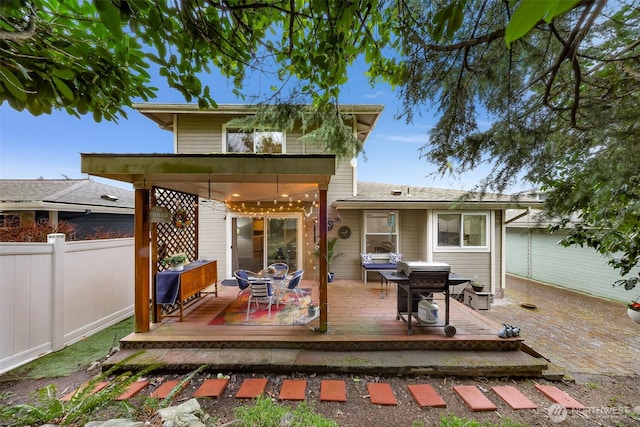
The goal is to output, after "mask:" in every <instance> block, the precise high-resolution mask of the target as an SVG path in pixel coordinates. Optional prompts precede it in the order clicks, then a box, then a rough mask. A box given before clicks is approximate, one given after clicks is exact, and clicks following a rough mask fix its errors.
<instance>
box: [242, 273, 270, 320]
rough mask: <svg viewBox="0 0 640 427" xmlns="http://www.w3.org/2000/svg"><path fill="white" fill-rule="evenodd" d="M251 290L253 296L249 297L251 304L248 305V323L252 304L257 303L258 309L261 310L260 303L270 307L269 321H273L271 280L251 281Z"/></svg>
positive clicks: (257, 279)
mask: <svg viewBox="0 0 640 427" xmlns="http://www.w3.org/2000/svg"><path fill="white" fill-rule="evenodd" d="M249 288H250V289H251V294H250V295H249V302H248V303H247V321H248V320H249V311H250V309H251V303H252V302H255V303H256V309H257V308H259V306H260V303H265V304H267V305H268V310H269V316H268V317H269V319H271V304H273V297H274V293H273V288H272V287H271V279H261V278H256V279H251V280H250V281H249Z"/></svg>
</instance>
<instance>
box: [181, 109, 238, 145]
mask: <svg viewBox="0 0 640 427" xmlns="http://www.w3.org/2000/svg"><path fill="white" fill-rule="evenodd" d="M231 118H232V117H231V116H214V115H204V114H198V115H188V114H181V115H179V116H178V119H177V134H176V135H177V137H176V142H177V150H176V152H177V153H180V154H204V153H221V152H223V148H222V124H223V123H226V122H228V121H229V120H231Z"/></svg>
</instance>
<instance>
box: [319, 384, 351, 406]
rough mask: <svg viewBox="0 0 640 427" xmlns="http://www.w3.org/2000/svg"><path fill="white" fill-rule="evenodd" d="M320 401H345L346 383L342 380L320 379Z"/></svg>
mask: <svg viewBox="0 0 640 427" xmlns="http://www.w3.org/2000/svg"><path fill="white" fill-rule="evenodd" d="M320 401H322V402H346V401H347V385H346V384H345V382H344V381H342V380H322V381H321V382H320Z"/></svg>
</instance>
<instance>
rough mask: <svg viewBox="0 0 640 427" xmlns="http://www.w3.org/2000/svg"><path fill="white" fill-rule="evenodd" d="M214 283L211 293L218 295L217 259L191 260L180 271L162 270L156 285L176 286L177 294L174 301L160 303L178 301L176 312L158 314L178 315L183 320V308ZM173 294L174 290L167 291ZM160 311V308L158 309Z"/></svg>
mask: <svg viewBox="0 0 640 427" xmlns="http://www.w3.org/2000/svg"><path fill="white" fill-rule="evenodd" d="M211 285H214V291H213V294H214V295H215V296H218V263H217V261H206V262H198V261H196V262H192V263H191V264H189V265H187V266H186V267H185V269H184V270H182V271H162V272H160V273H158V275H157V277H156V286H157V287H158V288H160V287H174V288H175V287H176V286H177V295H176V298H175V300H174V301H171V302H168V301H161V302H160V303H161V304H163V303H164V304H166V303H172V304H175V303H178V304H179V307H178V314H173V315H171V314H165V315H162V314H160V317H179V318H180V321H181V322H182V320H183V313H184V309H185V308H187V307H188V306H190V305H191V304H193V303H195V302H196V301H198V300H199V298H197V297H199V296H200V295H201V294H202V291H203V290H204V289H205V288H207V287H209V286H211ZM169 293H170V294H175V293H176V290H175V289H172V290H170V291H169ZM159 312H161V310H160V311H159Z"/></svg>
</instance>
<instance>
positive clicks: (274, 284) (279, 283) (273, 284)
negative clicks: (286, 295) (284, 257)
mask: <svg viewBox="0 0 640 427" xmlns="http://www.w3.org/2000/svg"><path fill="white" fill-rule="evenodd" d="M289 277H290V275H286V276H284V277H281V276H279V275H278V272H277V271H276V272H275V273H270V272H269V270H268V269H266V268H265V269H262V270H260V271H258V272H257V273H256V275H255V276H249V277H248V280H249V283H251V281H265V280H268V281H269V287H270V288H271V290H272V292H273V294H274V295H275V299H276V304H277V305H279V304H280V302H281V300H282V293H283V292H282V291H283V289H284V286H285V284H286V283H287V280H288V279H289Z"/></svg>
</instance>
